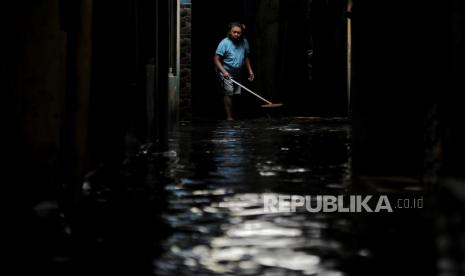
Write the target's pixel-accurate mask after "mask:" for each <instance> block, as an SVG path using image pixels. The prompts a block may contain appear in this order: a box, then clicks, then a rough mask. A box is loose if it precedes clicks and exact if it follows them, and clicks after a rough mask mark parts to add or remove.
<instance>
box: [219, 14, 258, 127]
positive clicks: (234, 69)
mask: <svg viewBox="0 0 465 276" xmlns="http://www.w3.org/2000/svg"><path fill="white" fill-rule="evenodd" d="M244 29H245V26H244V25H243V24H241V23H239V22H233V23H231V24H229V32H228V36H227V37H226V38H224V39H223V40H221V42H220V44H219V45H218V48H217V49H216V52H215V57H214V62H215V67H216V69H217V71H218V76H219V78H220V86H221V89H222V92H223V93H224V98H223V99H224V100H223V101H224V109H225V111H226V119H227V120H233V118H232V96H233V95H234V94H240V93H241V88H240V87H239V86H238V85H237V84H235V83H233V82H232V81H231V79H230V78H233V79H235V80H237V81H239V82H240V77H241V70H242V68H243V66H244V65H245V67H246V68H247V71H248V73H249V78H248V79H249V81H253V79H254V74H253V71H252V66H251V65H250V60H249V57H248V55H249V52H250V50H249V43H248V41H247V39H245V38H244V37H243V33H244Z"/></svg>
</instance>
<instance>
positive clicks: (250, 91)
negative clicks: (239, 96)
mask: <svg viewBox="0 0 465 276" xmlns="http://www.w3.org/2000/svg"><path fill="white" fill-rule="evenodd" d="M230 80H231V81H232V82H234V83H235V84H237V85H239V86H240V87H242V88H244V89H245V91H247V92H249V93H251V94H252V95H254V96H256V97H257V98H259V99H260V100H262V101H264V102H266V104H262V107H278V106H282V105H283V104H282V103H272V102H270V101H268V100H267V99H265V98H263V97H262V96H260V95H258V94H257V93H255V92H253V91H252V90H250V89H249V88H247V87H245V86H243V85H242V84H240V83H238V82H237V81H235V80H233V79H232V78H230Z"/></svg>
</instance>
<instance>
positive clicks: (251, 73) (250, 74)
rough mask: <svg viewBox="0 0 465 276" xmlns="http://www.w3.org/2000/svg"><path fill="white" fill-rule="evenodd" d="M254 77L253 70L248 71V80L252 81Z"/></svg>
mask: <svg viewBox="0 0 465 276" xmlns="http://www.w3.org/2000/svg"><path fill="white" fill-rule="evenodd" d="M254 78H255V76H254V74H253V72H249V81H253V80H254Z"/></svg>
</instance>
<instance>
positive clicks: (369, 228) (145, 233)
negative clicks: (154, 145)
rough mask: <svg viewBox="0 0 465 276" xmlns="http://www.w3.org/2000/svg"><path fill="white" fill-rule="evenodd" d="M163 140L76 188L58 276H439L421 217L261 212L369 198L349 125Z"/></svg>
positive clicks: (413, 213) (212, 132)
mask: <svg viewBox="0 0 465 276" xmlns="http://www.w3.org/2000/svg"><path fill="white" fill-rule="evenodd" d="M169 137H170V138H169V141H168V150H167V151H163V152H157V151H154V150H151V149H150V148H149V147H147V148H143V149H142V150H141V151H140V152H139V153H138V155H137V156H136V158H134V159H133V160H132V161H128V162H127V163H126V164H125V165H124V166H123V168H122V169H121V171H114V172H111V171H110V172H106V173H103V175H104V176H99V174H96V175H95V176H90V177H89V178H88V181H87V182H85V183H84V184H83V198H82V203H81V204H80V207H79V211H78V215H77V219H76V222H75V223H74V224H75V225H71V226H70V229H72V231H73V235H72V236H73V237H74V238H72V239H70V240H68V241H67V240H66V239H65V241H67V242H68V243H69V244H65V245H60V246H59V247H58V249H56V251H58V252H59V253H60V254H55V255H58V256H54V257H53V258H52V259H53V260H52V262H53V265H54V267H60V265H61V266H62V267H65V269H63V270H58V271H66V272H67V275H90V274H89V273H101V274H102V275H108V273H120V274H121V275H327V276H342V275H435V274H434V272H435V270H434V267H435V255H434V237H433V230H432V229H433V227H432V225H431V220H430V219H429V216H428V212H426V211H425V209H415V210H394V212H391V213H388V212H379V213H376V212H372V213H368V212H334V211H333V212H323V211H317V212H309V211H308V210H306V209H305V208H299V209H296V210H295V212H293V211H282V212H275V211H270V210H271V209H266V208H264V207H265V201H264V196H265V197H266V196H269V195H273V196H279V195H282V196H286V195H294V196H315V195H334V196H339V195H345V196H351V195H366V194H374V193H376V191H375V190H370V188H369V187H366V186H364V185H360V184H359V183H355V182H354V181H353V178H352V154H351V146H350V139H351V127H350V124H349V122H348V120H347V119H344V118H330V119H322V118H283V119H271V118H268V119H265V118H263V119H256V120H244V121H234V122H226V121H220V122H198V123H181V124H180V125H179V126H178V127H177V128H176V129H175V130H173V131H172V132H171V133H170V136H169ZM100 174H102V173H100ZM412 185H413V184H412ZM421 192H422V191H421V187H415V186H414V187H409V189H408V191H405V192H401V193H399V191H388V190H385V191H383V193H384V194H388V195H389V196H390V197H399V196H400V195H403V196H409V197H412V196H418V195H420V194H421ZM318 200H320V199H318V198H316V197H313V198H312V200H311V201H312V202H313V203H315V202H318ZM54 239H56V238H54ZM57 243H60V244H63V243H62V242H57ZM43 246H44V247H47V246H46V245H43ZM65 247H66V249H60V248H65ZM60 250H61V251H60ZM41 263H43V262H41ZM55 270H56V269H55ZM69 270H71V271H73V272H72V273H70V272H69Z"/></svg>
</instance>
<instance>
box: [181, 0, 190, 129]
mask: <svg viewBox="0 0 465 276" xmlns="http://www.w3.org/2000/svg"><path fill="white" fill-rule="evenodd" d="M191 11H192V9H191V5H181V62H180V63H181V64H180V66H181V95H180V120H181V121H189V120H190V119H191V118H192V92H191V91H192V89H191V87H192V86H191V80H192V63H191V60H192V59H191V14H192V13H191Z"/></svg>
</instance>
